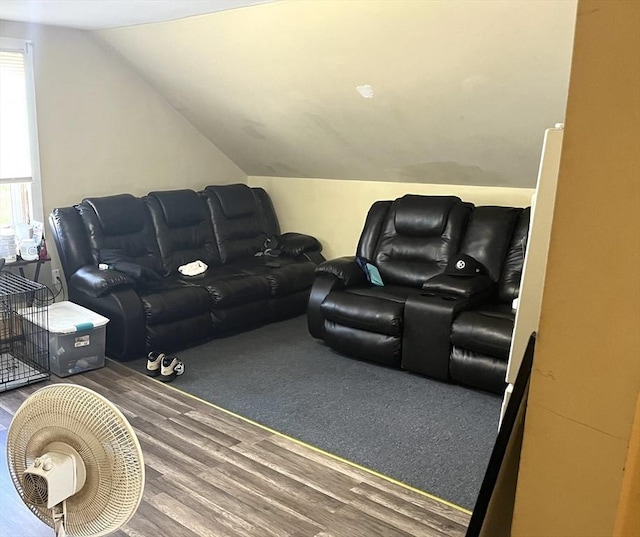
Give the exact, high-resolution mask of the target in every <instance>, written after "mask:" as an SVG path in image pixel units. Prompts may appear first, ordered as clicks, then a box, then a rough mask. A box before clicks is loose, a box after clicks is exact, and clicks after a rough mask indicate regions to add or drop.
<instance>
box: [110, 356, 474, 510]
mask: <svg viewBox="0 0 640 537" xmlns="http://www.w3.org/2000/svg"><path fill="white" fill-rule="evenodd" d="M108 359H109V360H110V361H113V360H111V359H110V358H108ZM113 362H114V363H117V364H118V365H122V366H124V367H127V366H126V365H125V364H124V363H122V362H117V361H113ZM127 369H130V370H131V371H133V372H134V373H136V374H138V375H142V376H143V377H144V378H147V379H149V380H152V381H154V382H157V383H158V384H160V385H162V386H166V387H167V388H170V389H172V390H174V391H176V392H179V393H181V394H182V395H186V396H187V397H190V398H192V399H195V400H196V401H199V402H201V403H204V404H205V405H207V406H210V407H212V408H215V409H216V410H219V411H220V412H224V413H225V414H228V415H229V416H233V417H234V418H237V419H239V420H242V421H244V422H245V423H249V424H251V425H253V426H255V427H258V428H260V429H262V430H264V431H267V432H269V433H271V434H274V435H277V436H279V437H281V438H286V439H287V440H289V441H291V442H294V443H296V444H298V445H300V446H303V447H305V448H307V449H310V450H312V451H315V452H316V453H320V454H322V455H324V456H326V457H330V458H331V459H334V460H337V461H339V462H342V463H344V464H347V465H348V466H351V467H353V468H357V469H358V470H362V471H363V472H367V473H368V474H371V475H374V476H376V477H379V478H380V479H384V480H385V481H388V482H389V483H393V484H394V485H397V486H399V487H402V488H404V489H406V490H410V491H411V492H415V493H416V494H420V495H421V496H425V497H426V498H429V499H430V500H433V501H436V502H438V503H441V504H443V505H446V506H448V507H451V508H453V509H456V510H457V511H460V512H462V513H465V514H467V515H470V514H471V511H469V510H468V509H465V508H464V507H462V506H460V505H457V504H455V503H453V502H450V501H448V500H445V499H443V498H439V497H438V496H435V495H434V494H430V493H429V492H425V491H424V490H420V489H418V488H415V487H412V486H411V485H407V484H406V483H403V482H402V481H398V480H397V479H394V478H392V477H389V476H387V475H384V474H381V473H380V472H377V471H375V470H372V469H371V468H367V467H366V466H362V465H360V464H358V463H356V462H353V461H350V460H348V459H344V458H342V457H340V456H339V455H335V454H334V453H331V452H330V451H325V450H323V449H320V448H318V447H316V446H313V445H311V444H307V443H306V442H303V441H302V440H299V439H297V438H294V437H292V436H289V435H286V434H284V433H282V432H280V431H277V430H275V429H272V428H271V427H268V426H266V425H263V424H262V423H259V422H257V421H254V420H252V419H250V418H247V417H245V416H242V415H241V414H237V413H235V412H233V411H231V410H228V409H226V408H224V407H221V406H218V405H216V404H214V403H212V402H210V401H207V400H206V399H202V398H200V397H198V396H197V395H193V394H191V393H189V392H186V391H184V390H181V389H180V388H177V387H175V386H172V385H171V384H169V383H167V382H162V381H160V380H158V379H155V378H153V377H149V376H146V375H144V374H142V373H140V372H139V371H135V370H133V369H131V368H129V367H127Z"/></svg>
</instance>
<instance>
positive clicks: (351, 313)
mask: <svg viewBox="0 0 640 537" xmlns="http://www.w3.org/2000/svg"><path fill="white" fill-rule="evenodd" d="M419 293H420V290H419V289H411V288H409V287H399V286H385V287H361V288H354V289H349V290H348V291H334V292H333V293H331V294H330V295H329V296H328V297H327V298H326V299H325V301H324V302H323V303H322V305H321V306H320V311H321V312H322V315H323V316H324V318H325V319H326V320H327V321H332V322H334V323H337V324H340V325H342V326H347V327H351V328H357V329H359V330H367V331H369V332H375V333H378V334H385V335H388V336H398V337H399V336H401V335H402V319H403V315H404V303H405V302H406V300H407V297H408V296H409V295H412V294H419Z"/></svg>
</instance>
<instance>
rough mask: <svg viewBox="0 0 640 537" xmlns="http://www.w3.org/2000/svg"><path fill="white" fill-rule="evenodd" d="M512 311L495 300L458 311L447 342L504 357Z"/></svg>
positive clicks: (507, 348)
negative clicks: (495, 303)
mask: <svg viewBox="0 0 640 537" xmlns="http://www.w3.org/2000/svg"><path fill="white" fill-rule="evenodd" d="M514 320H515V312H514V310H512V309H511V307H510V306H509V305H506V304H498V305H493V306H488V307H483V308H481V309H477V310H471V311H465V312H463V313H461V314H460V315H458V317H457V318H456V319H455V321H454V322H453V326H452V329H451V343H452V344H453V345H455V346H456V347H461V348H463V349H467V350H470V351H472V352H477V353H480V354H485V355H487V356H494V357H496V358H500V359H502V360H508V358H509V347H510V346H511V335H512V333H513V325H514Z"/></svg>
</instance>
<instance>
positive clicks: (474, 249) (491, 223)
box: [459, 206, 522, 282]
mask: <svg viewBox="0 0 640 537" xmlns="http://www.w3.org/2000/svg"><path fill="white" fill-rule="evenodd" d="M521 212H522V209H520V208H517V207H493V206H484V207H475V208H474V209H473V211H472V212H471V215H470V217H469V223H468V224H467V227H466V229H465V232H464V237H463V239H462V244H461V245H460V252H459V253H461V254H466V255H470V256H471V257H473V258H474V259H475V260H476V261H478V262H480V263H482V265H483V266H484V268H485V269H486V271H487V274H488V275H489V276H490V277H491V279H492V280H493V281H494V282H497V281H498V279H499V278H500V273H501V271H502V265H503V264H504V262H505V256H506V255H507V250H508V248H509V245H510V243H511V236H512V235H513V230H514V227H515V225H516V222H517V221H518V217H519V216H520V213H521Z"/></svg>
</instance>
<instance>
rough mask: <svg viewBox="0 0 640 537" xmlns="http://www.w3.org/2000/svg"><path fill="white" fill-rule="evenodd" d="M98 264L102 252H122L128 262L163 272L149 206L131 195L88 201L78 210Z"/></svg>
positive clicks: (81, 204)
mask: <svg viewBox="0 0 640 537" xmlns="http://www.w3.org/2000/svg"><path fill="white" fill-rule="evenodd" d="M77 209H78V212H79V213H80V216H81V217H82V221H83V222H84V226H85V228H86V230H87V235H88V238H89V247H90V248H91V255H92V257H93V262H94V263H96V264H97V263H100V262H101V261H102V259H101V252H103V251H114V250H117V251H120V252H122V255H123V256H126V257H127V259H128V261H131V262H133V263H137V264H138V265H142V266H143V267H147V268H150V269H152V270H155V271H160V270H161V263H160V252H159V251H158V245H157V243H156V238H155V234H154V232H153V227H152V224H151V218H150V216H149V212H148V211H147V208H146V205H145V204H144V202H143V201H142V200H141V199H140V198H136V197H134V196H132V195H131V194H118V195H115V196H105V197H101V198H85V199H84V200H82V203H80V204H79V205H78V206H77Z"/></svg>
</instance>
